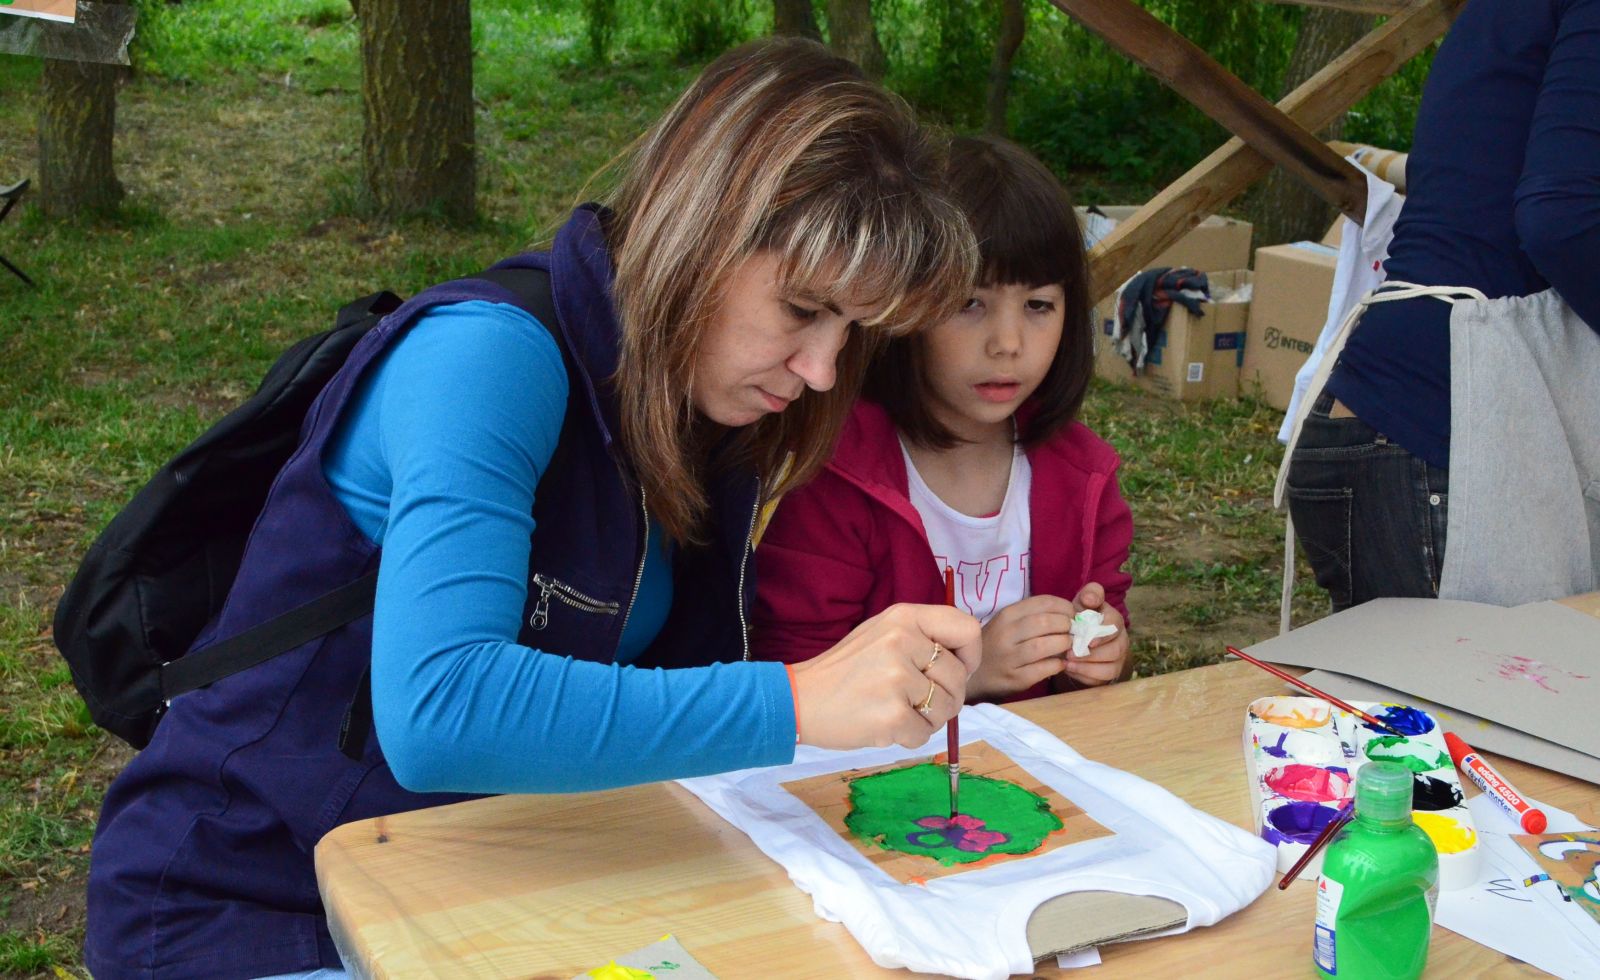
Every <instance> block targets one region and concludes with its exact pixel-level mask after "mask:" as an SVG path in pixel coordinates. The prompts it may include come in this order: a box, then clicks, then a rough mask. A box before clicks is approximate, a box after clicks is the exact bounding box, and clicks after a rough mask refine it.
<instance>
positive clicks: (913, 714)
mask: <svg viewBox="0 0 1600 980" xmlns="http://www.w3.org/2000/svg"><path fill="white" fill-rule="evenodd" d="M981 638H982V631H981V629H980V627H979V626H978V621H977V620H976V619H974V618H973V617H971V616H969V615H968V614H966V613H964V612H962V611H961V610H959V609H954V608H952V607H950V606H914V605H909V604H905V603H902V604H900V605H897V606H890V607H889V608H888V609H885V610H884V611H883V612H881V613H879V614H878V615H876V616H874V617H872V618H871V619H869V620H867V621H866V622H864V623H862V624H861V625H860V626H857V627H856V628H855V629H854V630H852V631H851V632H850V635H849V636H846V637H845V638H844V639H843V640H840V641H839V643H838V645H836V646H834V647H833V648H832V649H830V650H828V651H827V652H826V653H823V654H821V655H820V656H817V657H814V658H813V659H811V660H807V661H805V662H803V663H799V664H796V665H795V666H794V686H795V713H796V716H797V720H798V721H799V724H800V740H801V741H802V742H805V743H806V744H807V745H816V746H820V747H821V748H825V749H857V748H863V747H866V746H875V747H878V748H882V747H885V746H888V745H902V746H904V747H906V748H908V749H912V748H916V747H917V746H919V745H921V744H922V743H924V742H926V741H927V740H928V737H929V736H931V735H932V734H933V733H934V732H936V731H938V730H939V729H940V728H942V727H943V726H944V723H945V722H946V721H948V720H950V718H951V717H952V716H953V715H955V713H956V712H958V711H960V710H961V705H962V704H964V703H965V702H966V697H967V683H968V680H967V679H968V677H969V676H970V675H971V674H972V672H973V671H974V670H976V669H977V668H978V664H979V662H980V661H981V660H982V651H983V648H982V646H981ZM935 643H937V644H938V647H937V649H938V651H939V652H938V655H937V656H935V654H934V650H935V646H934V644H935ZM930 661H931V664H930ZM930 693H931V696H930ZM923 707H926V709H927V710H926V711H923V710H921V709H922V708H923Z"/></svg>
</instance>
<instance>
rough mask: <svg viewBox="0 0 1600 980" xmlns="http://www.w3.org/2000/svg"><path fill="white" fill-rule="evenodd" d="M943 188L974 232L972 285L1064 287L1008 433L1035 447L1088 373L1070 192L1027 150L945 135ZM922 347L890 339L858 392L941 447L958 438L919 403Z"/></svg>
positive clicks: (1080, 251)
mask: <svg viewBox="0 0 1600 980" xmlns="http://www.w3.org/2000/svg"><path fill="white" fill-rule="evenodd" d="M945 186H946V190H947V192H948V193H949V195H950V196H951V197H952V198H954V199H955V202H956V204H957V205H958V206H959V207H960V208H961V210H962V211H963V212H965V214H966V217H967V221H968V222H969V223H970V225H971V226H972V231H973V233H974V234H975V235H976V236H977V239H978V255H979V262H980V267H979V272H978V284H979V285H981V286H1005V285H1012V284H1022V285H1026V286H1044V285H1049V284H1052V283H1053V284H1056V285H1059V286H1060V287H1061V288H1062V290H1063V292H1064V293H1065V294H1066V308H1065V309H1064V310H1062V316H1063V323H1062V328H1061V343H1060V344H1059V346H1057V347H1056V356H1055V359H1054V360H1053V361H1052V362H1051V364H1050V370H1049V371H1048V372H1046V374H1045V376H1044V380H1042V381H1041V382H1039V387H1038V388H1037V389H1036V390H1035V391H1034V393H1033V395H1032V396H1031V397H1030V398H1029V400H1028V401H1029V405H1030V408H1031V409H1032V410H1031V411H1030V413H1029V414H1028V415H1027V416H1025V417H1026V418H1027V420H1028V421H1027V425H1026V426H1022V427H1019V429H1018V432H1017V440H1018V441H1019V442H1021V443H1022V444H1023V445H1025V446H1033V445H1037V444H1038V443H1040V442H1043V441H1044V440H1046V439H1048V438H1050V437H1051V436H1052V435H1054V434H1055V433H1056V432H1057V431H1059V430H1060V429H1061V427H1062V426H1064V425H1066V424H1067V423H1069V422H1071V421H1072V420H1073V419H1075V418H1076V417H1077V415H1078V410H1079V409H1080V408H1082V407H1083V398H1084V395H1086V394H1087V393H1088V391H1089V380H1090V379H1091V378H1092V377H1093V376H1094V326H1093V318H1092V317H1091V315H1090V312H1089V296H1088V293H1089V267H1088V261H1087V259H1086V258H1085V255H1084V248H1083V231H1082V229H1081V228H1080V226H1079V224H1078V218H1077V215H1076V213H1075V212H1074V211H1073V209H1072V200H1071V199H1070V198H1069V197H1068V196H1067V192H1066V189H1065V188H1063V187H1062V186H1061V182H1060V181H1059V180H1057V179H1056V177H1055V175H1054V174H1052V173H1051V172H1050V170H1049V169H1048V168H1047V167H1045V165H1044V164H1043V163H1040V162H1039V160H1038V158H1037V157H1035V156H1034V155H1033V154H1031V153H1029V152H1028V151H1027V150H1025V149H1023V148H1022V147H1020V146H1018V145H1016V144H1015V143H1012V142H1010V141H1008V140H1003V139H999V138H997V137H990V136H984V137H977V136H962V137H958V138H957V139H955V140H954V141H952V143H951V146H950V156H949V165H948V167H947V169H946V182H945ZM929 322H930V323H933V322H938V321H929ZM923 348H924V343H923V341H922V340H921V339H920V338H918V337H917V336H914V335H913V336H908V337H900V338H896V339H895V340H893V341H891V342H890V343H889V345H888V347H887V348H886V349H885V350H884V351H883V353H882V354H881V355H880V356H879V357H878V358H877V360H876V361H875V362H874V363H873V365H872V368H871V369H870V371H869V373H868V377H867V381H866V388H867V396H868V397H869V398H871V399H872V400H873V401H876V402H878V403H879V404H881V405H883V407H884V408H885V410H887V411H888V413H889V417H890V418H891V419H893V420H894V424H895V426H896V428H898V429H899V430H900V431H901V432H902V433H904V434H905V436H906V438H908V439H910V440H911V441H913V442H915V443H918V444H920V445H924V446H930V447H932V448H935V449H948V448H949V447H951V446H954V445H955V444H956V443H957V442H958V441H959V440H958V438H957V437H956V435H955V434H954V433H952V432H951V431H950V430H949V428H947V427H946V426H945V425H943V424H942V423H940V422H939V420H938V419H936V418H934V416H933V414H932V413H931V412H930V411H929V408H928V404H929V398H928V391H929V385H928V376H927V364H926V361H925V359H924V357H923Z"/></svg>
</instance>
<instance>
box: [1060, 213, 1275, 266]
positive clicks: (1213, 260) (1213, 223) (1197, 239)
mask: <svg viewBox="0 0 1600 980" xmlns="http://www.w3.org/2000/svg"><path fill="white" fill-rule="evenodd" d="M1140 207H1141V205H1137V204H1102V205H1100V206H1099V211H1100V212H1101V213H1102V214H1104V215H1105V216H1106V217H1107V218H1109V219H1110V220H1111V226H1112V227H1115V226H1116V224H1118V223H1120V222H1122V221H1126V220H1127V219H1128V218H1131V217H1133V215H1134V214H1135V213H1137V212H1138V210H1139V208H1140ZM1078 216H1079V219H1080V221H1082V222H1083V223H1084V224H1085V227H1086V230H1088V229H1089V228H1090V219H1092V217H1093V216H1092V215H1089V214H1087V209H1086V208H1082V207H1080V208H1078ZM1251 231H1252V228H1251V225H1250V222H1248V221H1240V220H1239V219H1237V218H1223V217H1219V216H1218V215H1214V214H1213V215H1209V216H1208V217H1207V218H1206V219H1205V220H1204V221H1202V222H1200V223H1199V224H1197V225H1195V226H1194V227H1193V228H1191V229H1190V230H1189V232H1188V234H1186V235H1184V236H1183V237H1182V238H1180V239H1178V240H1177V241H1176V242H1173V243H1172V245H1171V246H1169V247H1168V248H1167V250H1166V251H1165V252H1162V253H1161V254H1160V255H1158V256H1156V257H1155V258H1154V259H1152V260H1151V261H1150V262H1148V263H1146V265H1145V268H1147V269H1154V268H1156V267H1158V266H1180V265H1186V266H1188V267H1189V268H1191V269H1198V270H1200V271H1201V272H1218V271H1222V270H1225V269H1243V268H1246V267H1248V266H1249V265H1250V234H1251ZM1091 247H1092V246H1091Z"/></svg>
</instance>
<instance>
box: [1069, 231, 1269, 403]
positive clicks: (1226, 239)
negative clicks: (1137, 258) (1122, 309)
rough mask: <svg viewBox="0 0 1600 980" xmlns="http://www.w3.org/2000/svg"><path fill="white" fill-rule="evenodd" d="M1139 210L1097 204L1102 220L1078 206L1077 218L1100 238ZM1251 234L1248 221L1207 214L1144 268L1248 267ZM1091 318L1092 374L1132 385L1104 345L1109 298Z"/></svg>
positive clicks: (1127, 370) (1209, 269) (1129, 375)
mask: <svg viewBox="0 0 1600 980" xmlns="http://www.w3.org/2000/svg"><path fill="white" fill-rule="evenodd" d="M1139 207H1140V206H1139V205H1137V204H1105V205H1100V207H1099V210H1100V211H1101V212H1102V213H1103V214H1104V215H1105V217H1104V218H1103V219H1102V218H1100V217H1099V216H1097V215H1091V214H1088V213H1087V209H1085V208H1082V207H1080V208H1078V217H1079V220H1080V221H1081V222H1083V224H1084V229H1085V234H1086V236H1087V235H1091V234H1093V233H1094V232H1099V234H1102V235H1103V234H1104V233H1105V232H1106V231H1109V230H1110V229H1111V228H1113V227H1115V226H1116V225H1117V223H1118V222H1121V221H1125V220H1127V219H1128V218H1130V217H1132V216H1133V215H1134V214H1135V213H1136V212H1137V211H1138V210H1139ZM1252 232H1253V229H1252V227H1251V225H1250V222H1248V221H1240V220H1238V219H1237V218H1223V217H1219V216H1217V215H1214V214H1213V215H1210V216H1208V217H1207V218H1206V219H1205V220H1204V221H1201V222H1200V223H1199V224H1198V225H1195V226H1194V227H1193V228H1192V229H1190V230H1189V232H1188V234H1186V235H1184V236H1183V237H1182V238H1180V239H1178V240H1177V241H1176V242H1174V243H1173V244H1172V245H1171V246H1170V247H1169V248H1168V249H1167V250H1166V251H1165V252H1162V253H1161V254H1160V255H1158V256H1156V257H1155V258H1154V259H1153V260H1151V262H1150V263H1149V265H1147V266H1146V268H1151V269H1155V268H1160V267H1161V266H1168V267H1177V266H1188V267H1189V268H1191V269H1198V270H1199V271H1201V272H1205V273H1211V272H1220V271H1227V270H1238V269H1244V268H1246V267H1247V266H1249V265H1250V236H1251V234H1252ZM1092 315H1093V317H1094V325H1095V338H1096V341H1097V343H1096V346H1095V373H1096V374H1098V375H1099V376H1100V377H1102V378H1104V379H1106V380H1107V381H1114V382H1117V383H1119V384H1128V383H1129V382H1132V381H1133V380H1134V378H1133V370H1132V368H1130V367H1129V366H1128V362H1127V361H1124V360H1122V359H1121V358H1119V357H1118V356H1117V354H1116V351H1114V350H1111V349H1110V345H1109V344H1108V343H1107V342H1106V341H1107V339H1108V338H1109V337H1110V334H1111V328H1110V321H1111V318H1112V317H1113V316H1115V315H1116V312H1115V309H1114V308H1113V306H1112V298H1111V297H1107V298H1106V299H1105V301H1104V302H1102V303H1100V304H1098V305H1097V306H1096V307H1095V308H1094V312H1093V314H1092ZM1230 397H1231V394H1230Z"/></svg>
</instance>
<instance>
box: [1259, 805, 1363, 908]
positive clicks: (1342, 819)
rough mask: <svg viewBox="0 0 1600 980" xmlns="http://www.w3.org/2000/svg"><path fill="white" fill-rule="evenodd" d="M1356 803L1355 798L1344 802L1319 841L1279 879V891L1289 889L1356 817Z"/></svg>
mask: <svg viewBox="0 0 1600 980" xmlns="http://www.w3.org/2000/svg"><path fill="white" fill-rule="evenodd" d="M1355 802H1356V801H1355V799H1354V798H1351V799H1348V800H1345V801H1344V806H1342V807H1340V808H1339V812H1338V813H1336V814H1334V815H1333V819H1332V820H1329V821H1328V825H1327V826H1326V827H1323V828H1322V833H1320V834H1318V835H1317V839H1316V840H1314V841H1312V842H1311V846H1310V847H1308V848H1306V852H1305V853H1304V854H1302V855H1300V860H1298V861H1296V862H1295V863H1294V867H1292V868H1290V869H1289V870H1288V871H1285V872H1284V873H1283V877H1282V878H1279V879H1278V890H1279V891H1283V890H1284V889H1285V888H1288V887H1289V883H1290V882H1292V881H1294V880H1295V879H1296V878H1298V877H1300V872H1301V870H1302V869H1304V868H1305V866H1306V865H1308V864H1310V863H1311V859H1312V858H1313V857H1316V855H1317V852H1318V851H1320V850H1322V846H1323V845H1324V844H1326V843H1328V842H1329V841H1331V840H1333V835H1334V834H1337V833H1338V832H1339V828H1340V827H1343V826H1344V825H1345V824H1347V823H1349V822H1350V818H1351V817H1353V816H1355V812H1356V808H1355Z"/></svg>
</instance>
